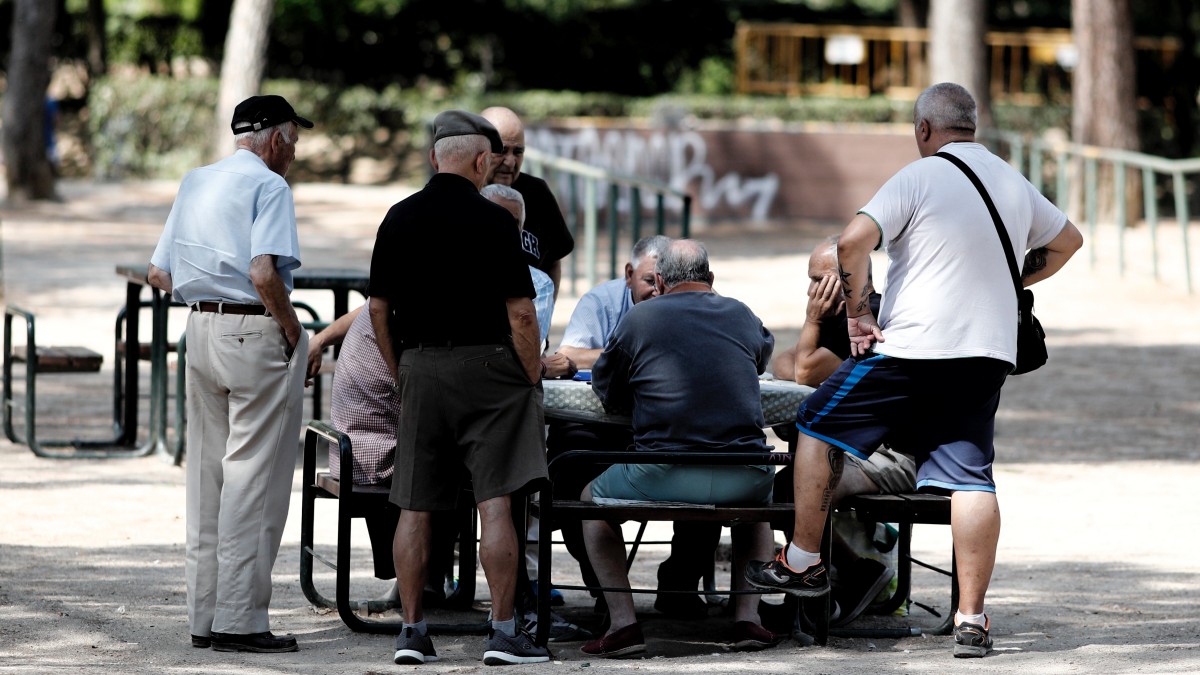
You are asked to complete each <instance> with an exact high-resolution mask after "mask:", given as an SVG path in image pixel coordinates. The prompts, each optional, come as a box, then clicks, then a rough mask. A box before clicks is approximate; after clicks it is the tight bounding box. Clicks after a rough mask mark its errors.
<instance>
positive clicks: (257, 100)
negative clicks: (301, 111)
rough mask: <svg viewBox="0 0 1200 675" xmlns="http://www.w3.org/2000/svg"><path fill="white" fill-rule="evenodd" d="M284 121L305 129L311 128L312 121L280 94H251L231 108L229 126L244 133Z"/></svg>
mask: <svg viewBox="0 0 1200 675" xmlns="http://www.w3.org/2000/svg"><path fill="white" fill-rule="evenodd" d="M284 122H295V123H296V124H299V125H300V126H302V127H304V128H305V129H311V128H313V123H312V122H311V121H309V120H307V119H305V118H303V117H301V116H299V115H297V114H296V111H295V110H294V109H293V108H292V104H290V103H288V102H287V100H286V99H284V98H283V97H282V96H276V95H274V94H269V95H267V96H251V97H250V98H248V99H246V100H245V101H242V102H241V103H239V104H237V107H236V108H234V109H233V122H231V123H230V125H229V126H230V127H232V128H233V133H234V135H235V136H236V135H237V134H244V133H246V132H247V131H258V130H260V129H266V128H267V127H273V126H275V125H276V124H283V123H284Z"/></svg>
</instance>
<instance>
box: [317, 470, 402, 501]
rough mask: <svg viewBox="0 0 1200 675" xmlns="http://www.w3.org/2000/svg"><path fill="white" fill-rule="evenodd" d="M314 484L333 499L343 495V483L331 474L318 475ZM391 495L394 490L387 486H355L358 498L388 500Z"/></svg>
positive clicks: (355, 493)
mask: <svg viewBox="0 0 1200 675" xmlns="http://www.w3.org/2000/svg"><path fill="white" fill-rule="evenodd" d="M313 483H315V484H316V486H317V487H319V488H321V489H322V490H324V491H325V492H328V493H329V495H330V496H331V497H337V496H339V495H340V494H341V493H342V482H341V481H339V480H338V479H337V478H336V477H334V475H333V474H331V473H328V472H326V473H318V474H317V477H316V479H315V480H314V481H313ZM391 493H392V489H391V488H390V487H388V486H387V485H355V486H354V495H355V496H356V497H357V496H360V495H361V496H362V497H365V498H370V497H376V498H378V497H383V498H384V499H387V498H388V496H389V495H391Z"/></svg>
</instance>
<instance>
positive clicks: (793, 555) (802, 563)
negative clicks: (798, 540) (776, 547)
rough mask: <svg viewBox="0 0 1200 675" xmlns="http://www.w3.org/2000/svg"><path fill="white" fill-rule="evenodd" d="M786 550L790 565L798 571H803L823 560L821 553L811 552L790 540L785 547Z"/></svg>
mask: <svg viewBox="0 0 1200 675" xmlns="http://www.w3.org/2000/svg"><path fill="white" fill-rule="evenodd" d="M784 551H785V553H786V555H787V564H788V567H790V568H792V569H793V570H795V571H796V572H803V571H804V570H806V569H808V568H810V567H812V566H813V565H816V564H817V563H819V562H821V554H820V553H810V552H808V551H805V550H804V549H802V548H800V547H799V546H796V545H795V544H793V543H791V542H788V544H787V546H786V547H785V548H784Z"/></svg>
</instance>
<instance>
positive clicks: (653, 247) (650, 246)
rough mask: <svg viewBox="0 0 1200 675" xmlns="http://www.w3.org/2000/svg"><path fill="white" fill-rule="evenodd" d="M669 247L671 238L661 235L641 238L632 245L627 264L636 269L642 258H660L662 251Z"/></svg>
mask: <svg viewBox="0 0 1200 675" xmlns="http://www.w3.org/2000/svg"><path fill="white" fill-rule="evenodd" d="M670 245H671V238H670V237H667V236H665V235H661V234H655V235H651V236H649V237H642V238H641V239H639V240H638V242H637V243H636V244H634V245H633V251H632V252H631V253H630V255H629V262H630V263H631V264H632V265H633V266H634V267H637V266H638V265H639V264H640V263H641V262H642V258H645V257H646V256H650V257H652V258H661V257H662V254H663V251H666V250H667V247H669V246H670Z"/></svg>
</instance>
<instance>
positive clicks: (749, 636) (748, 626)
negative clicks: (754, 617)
mask: <svg viewBox="0 0 1200 675" xmlns="http://www.w3.org/2000/svg"><path fill="white" fill-rule="evenodd" d="M781 640H783V636H782V635H776V634H775V633H772V632H771V631H769V630H767V629H766V628H763V627H762V626H760V625H758V624H756V623H754V622H752V621H738V622H737V623H735V624H733V650H734V651H735V652H754V651H758V650H760V649H767V648H769V647H774V646H775V645H777V644H779V642H780V641H781Z"/></svg>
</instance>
